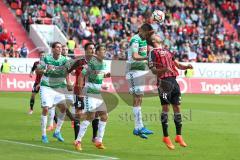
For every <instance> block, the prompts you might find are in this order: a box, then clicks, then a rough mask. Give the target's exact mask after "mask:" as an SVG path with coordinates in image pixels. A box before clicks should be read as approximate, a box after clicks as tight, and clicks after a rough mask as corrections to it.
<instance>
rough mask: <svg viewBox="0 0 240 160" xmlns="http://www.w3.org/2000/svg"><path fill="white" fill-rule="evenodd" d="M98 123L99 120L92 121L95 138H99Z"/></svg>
mask: <svg viewBox="0 0 240 160" xmlns="http://www.w3.org/2000/svg"><path fill="white" fill-rule="evenodd" d="M98 122H99V119H94V120H93V121H92V129H93V138H95V137H97V131H98Z"/></svg>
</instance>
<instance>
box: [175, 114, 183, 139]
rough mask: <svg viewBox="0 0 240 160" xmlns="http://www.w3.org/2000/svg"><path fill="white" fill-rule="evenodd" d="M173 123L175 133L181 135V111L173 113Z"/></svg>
mask: <svg viewBox="0 0 240 160" xmlns="http://www.w3.org/2000/svg"><path fill="white" fill-rule="evenodd" d="M174 123H175V126H176V134H177V135H181V134H182V133H181V132H182V115H181V113H174Z"/></svg>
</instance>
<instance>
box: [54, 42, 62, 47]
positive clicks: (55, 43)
mask: <svg viewBox="0 0 240 160" xmlns="http://www.w3.org/2000/svg"><path fill="white" fill-rule="evenodd" d="M57 44H61V45H62V43H60V42H53V43H52V48H55V47H56V45H57Z"/></svg>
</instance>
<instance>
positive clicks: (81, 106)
mask: <svg viewBox="0 0 240 160" xmlns="http://www.w3.org/2000/svg"><path fill="white" fill-rule="evenodd" d="M74 106H75V108H76V109H81V110H83V109H84V102H83V97H81V98H80V97H79V96H77V95H75V102H74Z"/></svg>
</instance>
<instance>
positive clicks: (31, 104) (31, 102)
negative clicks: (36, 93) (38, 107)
mask: <svg viewBox="0 0 240 160" xmlns="http://www.w3.org/2000/svg"><path fill="white" fill-rule="evenodd" d="M34 101H35V100H34V98H31V99H30V109H31V110H33V106H34Z"/></svg>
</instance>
